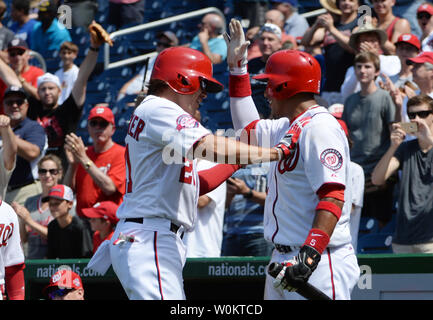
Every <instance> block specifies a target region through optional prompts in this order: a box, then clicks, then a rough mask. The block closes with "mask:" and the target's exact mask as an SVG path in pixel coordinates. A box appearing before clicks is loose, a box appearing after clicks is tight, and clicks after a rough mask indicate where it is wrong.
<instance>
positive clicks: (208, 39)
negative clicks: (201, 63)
mask: <svg viewBox="0 0 433 320" xmlns="http://www.w3.org/2000/svg"><path fill="white" fill-rule="evenodd" d="M224 30H225V25H224V20H223V18H222V17H221V16H220V15H218V14H216V13H208V14H207V15H205V16H204V17H203V19H202V21H201V24H200V32H199V33H198V35H196V36H195V37H194V38H193V39H192V42H191V44H190V48H192V49H196V50H199V51H201V52H203V53H204V54H205V55H207V56H208V57H209V59H210V60H211V61H212V63H213V64H218V63H221V62H223V61H224V60H225V59H226V57H227V44H226V42H225V40H224V38H223V37H222V34H223V32H224Z"/></svg>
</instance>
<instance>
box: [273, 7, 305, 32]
mask: <svg viewBox="0 0 433 320" xmlns="http://www.w3.org/2000/svg"><path fill="white" fill-rule="evenodd" d="M271 3H272V4H273V5H274V8H275V9H277V10H279V11H281V12H282V13H283V14H284V16H285V18H286V23H285V24H284V31H285V32H286V33H287V34H290V35H291V36H294V37H295V38H296V37H302V36H304V33H305V31H307V29H308V28H309V27H310V26H309V24H308V21H307V19H305V18H304V17H303V16H301V15H300V14H299V13H298V6H299V3H298V0H278V1H271Z"/></svg>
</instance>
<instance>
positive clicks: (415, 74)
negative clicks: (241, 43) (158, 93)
mask: <svg viewBox="0 0 433 320" xmlns="http://www.w3.org/2000/svg"><path fill="white" fill-rule="evenodd" d="M97 2H98V1H90V0H89V1H58V0H46V1H41V2H39V3H38V5H37V6H35V5H34V4H33V2H32V1H30V0H12V1H11V7H10V8H7V6H6V4H5V3H4V2H3V1H1V0H0V50H1V51H0V106H1V110H0V133H1V136H2V140H3V141H2V142H3V148H2V149H3V152H2V155H3V158H4V161H5V167H6V169H7V173H8V176H10V180H9V183H8V187H7V189H6V190H4V194H3V199H4V200H5V201H6V202H8V203H10V204H11V205H12V207H13V208H14V210H15V211H16V213H17V215H18V216H19V218H20V231H21V240H22V244H23V245H24V248H25V255H26V258H28V259H35V258H37V259H40V258H83V257H84V258H85V257H90V256H91V255H92V254H93V253H94V252H95V251H96V249H97V248H98V246H99V245H100V244H101V243H102V242H103V241H104V240H106V239H109V238H110V237H111V235H112V232H113V230H114V227H115V224H116V222H117V218H116V216H115V210H116V208H117V207H118V206H119V205H120V203H121V202H122V198H123V194H124V191H125V188H126V186H125V160H124V157H123V154H124V150H125V148H124V146H122V145H119V144H117V143H115V142H114V141H113V135H114V133H115V131H116V121H115V114H113V112H112V109H113V107H114V105H103V104H100V105H96V106H94V108H93V109H91V111H90V112H89V115H88V117H86V118H87V131H88V134H89V136H90V138H91V145H86V144H85V143H84V142H83V139H82V138H81V137H80V136H79V135H78V134H77V133H76V130H77V126H78V122H79V121H80V119H81V118H82V116H83V106H84V104H85V101H86V88H87V84H88V81H89V78H90V75H91V73H92V72H93V70H94V68H95V66H96V63H97V57H98V52H99V47H100V46H101V45H102V43H100V42H98V40H97V39H93V38H90V48H89V50H88V51H87V52H86V55H85V58H84V60H83V61H82V62H81V63H80V65H78V64H75V60H76V59H77V57H78V55H79V51H80V50H82V48H80V47H79V46H78V45H77V44H76V43H73V42H72V39H71V35H70V33H69V31H68V29H67V28H65V27H64V26H63V25H62V24H61V22H60V21H59V20H58V16H57V14H58V11H57V9H58V7H59V5H61V4H62V3H64V4H70V5H71V6H72V7H73V8H75V9H76V10H77V12H80V10H84V9H83V8H93V9H95V10H96V8H97V6H98V4H97ZM397 2H398V1H397ZM234 3H235V6H234V9H235V10H234V14H235V15H237V17H238V18H240V19H242V21H243V23H244V25H246V27H245V33H246V37H247V38H248V40H250V42H251V44H250V47H249V48H248V69H249V73H250V76H251V78H252V76H254V75H256V74H259V73H262V72H263V71H264V68H265V65H266V61H267V59H268V58H269V56H270V55H272V54H273V53H274V52H276V51H278V50H284V49H292V50H303V51H306V52H309V53H311V54H312V55H313V56H315V57H316V59H317V60H318V61H319V63H320V65H321V67H322V83H321V88H322V93H321V97H320V98H321V100H320V101H321V102H323V105H324V106H325V107H329V108H330V110H331V109H335V107H337V106H338V108H339V112H337V113H335V112H334V113H333V114H334V115H335V116H336V117H338V118H339V121H341V123H342V126H343V128H344V129H345V130H346V133H347V137H348V139H349V141H350V143H351V145H352V146H351V160H352V162H353V167H354V169H353V177H352V180H353V188H354V190H355V189H356V190H357V191H359V192H358V193H357V196H356V197H355V196H354V200H353V201H354V206H353V212H354V217H353V220H354V221H355V222H353V223H352V225H351V227H352V229H353V234H354V239H353V240H354V242H353V243H354V246H355V249H356V240H357V239H356V238H357V231H358V230H357V229H358V226H359V219H360V217H372V218H374V219H377V221H378V222H379V224H380V227H384V226H386V225H387V224H388V223H390V221H391V220H392V219H394V218H395V220H396V221H397V226H396V228H395V229H396V232H397V233H396V236H395V237H394V246H393V247H394V249H395V250H396V252H417V251H416V250H421V251H422V252H433V250H432V249H431V247H432V245H428V244H429V243H433V238H430V233H431V232H432V230H433V228H430V229H429V227H430V226H433V220H432V216H433V199H432V197H433V196H432V193H431V187H432V184H433V182H432V181H433V176H432V170H431V167H432V165H433V163H432V153H433V151H432V149H433V139H432V136H433V128H432V123H433V109H432V102H431V100H429V99H428V97H431V98H433V45H432V43H433V40H432V39H433V18H432V17H433V4H431V3H429V2H425V3H418V5H417V8H416V13H414V14H413V15H414V16H407V17H401V16H399V15H398V14H397V13H396V10H394V9H395V7H396V1H395V0H370V1H362V0H320V3H321V5H322V7H323V9H326V13H323V14H320V15H318V16H316V17H312V18H309V19H308V20H307V19H305V18H304V17H303V16H302V15H301V14H300V13H299V12H298V11H299V9H300V8H301V6H302V1H296V0H284V1H234ZM362 5H369V6H370V8H371V10H372V11H371V12H372V13H373V16H372V17H370V18H368V19H361V18H362V17H361V16H360V13H359V11H358V9H359V8H360V6H362ZM93 9H92V10H93ZM144 9H145V1H144V0H138V1H120V0H116V1H115V0H110V1H109V5H108V6H107V12H108V13H109V19H108V21H109V22H110V23H111V24H113V25H115V26H116V28H117V29H119V28H122V27H124V26H125V25H131V24H139V23H145V22H146V21H144V20H145V18H144ZM6 10H10V12H11V14H10V16H11V19H12V20H13V23H12V24H11V27H10V29H8V28H7V27H5V26H4V25H2V24H1V20H2V17H3V16H4V14H5V12H6ZM84 11H86V10H84ZM84 11H83V12H84ZM412 12H413V11H412ZM75 14H76V13H75ZM75 16H76V18H74V19H75V20H74V23H73V25H74V26H88V25H89V24H90V23H91V21H92V20H93V18H94V13H93V14H92V12H90V15H86V16H82V17H79V16H78V15H75ZM80 18H81V19H80ZM364 18H365V17H364ZM360 19H361V20H360ZM414 21H416V22H417V28H418V29H417V30H415V29H414V28H413V23H414ZM225 23H226V20H225V19H224V17H221V16H219V15H218V14H215V13H210V14H206V15H204V16H203V17H202V20H201V24H200V25H199V28H198V30H197V33H196V34H195V36H194V37H193V38H192V39H191V40H192V41H191V42H190V43H188V44H182V43H180V40H179V39H178V38H177V36H176V34H175V30H172V31H170V30H166V31H163V32H160V33H158V34H157V35H156V37H155V41H156V42H155V50H156V53H159V52H161V51H162V50H163V49H165V48H168V47H172V46H178V45H184V46H189V47H191V48H195V49H197V50H201V51H202V52H204V53H205V54H206V55H207V56H208V57H209V58H210V59H211V61H212V63H213V64H215V65H217V64H222V63H224V61H225V59H226V43H225V41H224V39H223V33H224V31H225V28H226V24H225ZM419 30H420V32H419ZM31 51H33V52H37V53H39V54H41V55H42V56H43V57H44V58H52V56H53V52H58V53H59V55H58V59H59V62H60V61H61V67H60V68H59V69H58V70H57V72H55V74H52V73H48V72H44V71H43V70H42V69H41V68H39V67H36V66H33V65H31V63H30V62H29V61H30V59H31V54H30V53H31ZM154 60H155V58H152V59H151V60H150V61H149V64H148V66H147V68H146V67H143V68H142V69H141V70H140V72H139V73H138V74H137V75H136V76H134V77H133V78H132V79H131V80H130V81H128V82H126V83H125V84H124V86H123V87H122V88H121V89H120V90H119V92H118V96H117V101H119V100H121V99H122V98H123V97H124V96H125V95H133V96H135V95H137V94H139V93H142V94H146V83H147V81H148V79H149V75H150V71H149V69H151V68H152V65H153V62H154ZM146 70H147V73H145V71H146ZM53 73H54V72H53ZM251 85H252V96H253V99H254V102H255V104H256V107H257V109H258V111H259V113H260V115H261V117H262V118H267V117H269V115H270V107H269V105H268V101H267V100H266V99H265V98H264V96H263V94H264V92H265V90H266V83H263V82H258V81H254V80H252V81H251ZM410 121H412V122H414V123H416V124H417V126H418V131H417V132H415V133H412V134H410V133H408V132H405V131H404V130H403V129H402V127H401V126H400V125H396V124H395V123H398V122H410ZM11 137H12V138H13V141H12V142H11V141H9V140H10V138H11ZM417 141H418V144H417V143H416V142H417ZM11 143H13V144H16V146H15V148H16V163H15V165H14V166H11V165H6V164H7V160H9V157H10V156H9V154H10V152H9V151H10V150H9V149H10V148H9V145H10V144H11ZM12 154H14V153H12ZM200 166H201V167H203V168H208V167H209V166H211V164H209V163H205V162H203V163H201V164H200ZM399 169H401V170H402V173H399ZM267 170H268V168H267V167H266V166H263V165H250V166H246V167H245V168H242V169H241V170H239V171H238V172H237V173H236V174H235V175H234V176H233V177H232V178H230V179H229V180H228V181H227V184H226V185H223V186H222V187H221V188H220V189H219V190H218V191H215V192H213V193H210V194H208V195H205V196H203V198H202V199H200V201H199V209H200V210H199V217H200V219H199V223H198V226H197V230H196V233H195V234H191V235H186V236H185V243H186V244H188V242H189V243H191V244H190V246H191V248H195V247H197V248H199V247H200V246H194V243H198V244H200V245H201V244H202V243H208V242H209V247H208V248H209V249H206V250H199V249H197V250H195V251H194V250H192V249H191V252H190V255H188V256H206V252H207V253H208V256H220V255H256V256H260V255H269V254H270V250H271V249H272V247H271V246H270V244H268V243H266V242H265V241H264V240H263V221H262V217H263V212H262V210H263V205H264V201H265V198H266V181H267ZM8 176H7V177H5V179H6V180H7V179H8ZM360 194H361V196H360ZM224 207H225V210H224ZM408 230H410V232H409V231H408ZM419 232H422V233H423V234H419ZM214 233H215V234H216V236H215V237H211V235H213V234H214ZM203 237H204V238H206V239H204V238H203ZM204 240H207V241H204ZM419 243H422V244H425V243H426V244H427V245H426V246H422V249H419V248H418V246H416V245H417V244H419ZM408 246H409V247H408ZM203 248H204V247H203ZM203 248H201V249H203ZM408 248H409V249H408ZM405 250H406V251H405ZM409 250H410V251H409ZM429 250H431V251H429Z"/></svg>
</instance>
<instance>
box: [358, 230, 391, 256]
mask: <svg viewBox="0 0 433 320" xmlns="http://www.w3.org/2000/svg"><path fill="white" fill-rule="evenodd" d="M357 252H358V253H359V254H369V253H392V235H391V234H389V233H373V234H367V235H365V236H363V237H360V238H359V239H358V251H357Z"/></svg>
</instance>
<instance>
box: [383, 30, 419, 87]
mask: <svg viewBox="0 0 433 320" xmlns="http://www.w3.org/2000/svg"><path fill="white" fill-rule="evenodd" d="M395 48H396V55H397V57H398V58H399V59H400V65H401V70H400V73H398V74H396V75H394V76H392V77H390V79H391V81H392V82H393V83H394V86H395V87H397V88H403V87H404V86H405V84H406V83H407V81H410V82H411V83H413V82H412V68H413V67H412V66H411V65H408V64H407V63H406V62H407V59H411V58H414V57H416V56H417V55H418V53H419V52H420V49H421V43H420V41H419V39H418V38H417V36H416V35H414V34H411V33H404V34H402V35H400V37H398V39H397V41H396V42H395Z"/></svg>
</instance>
